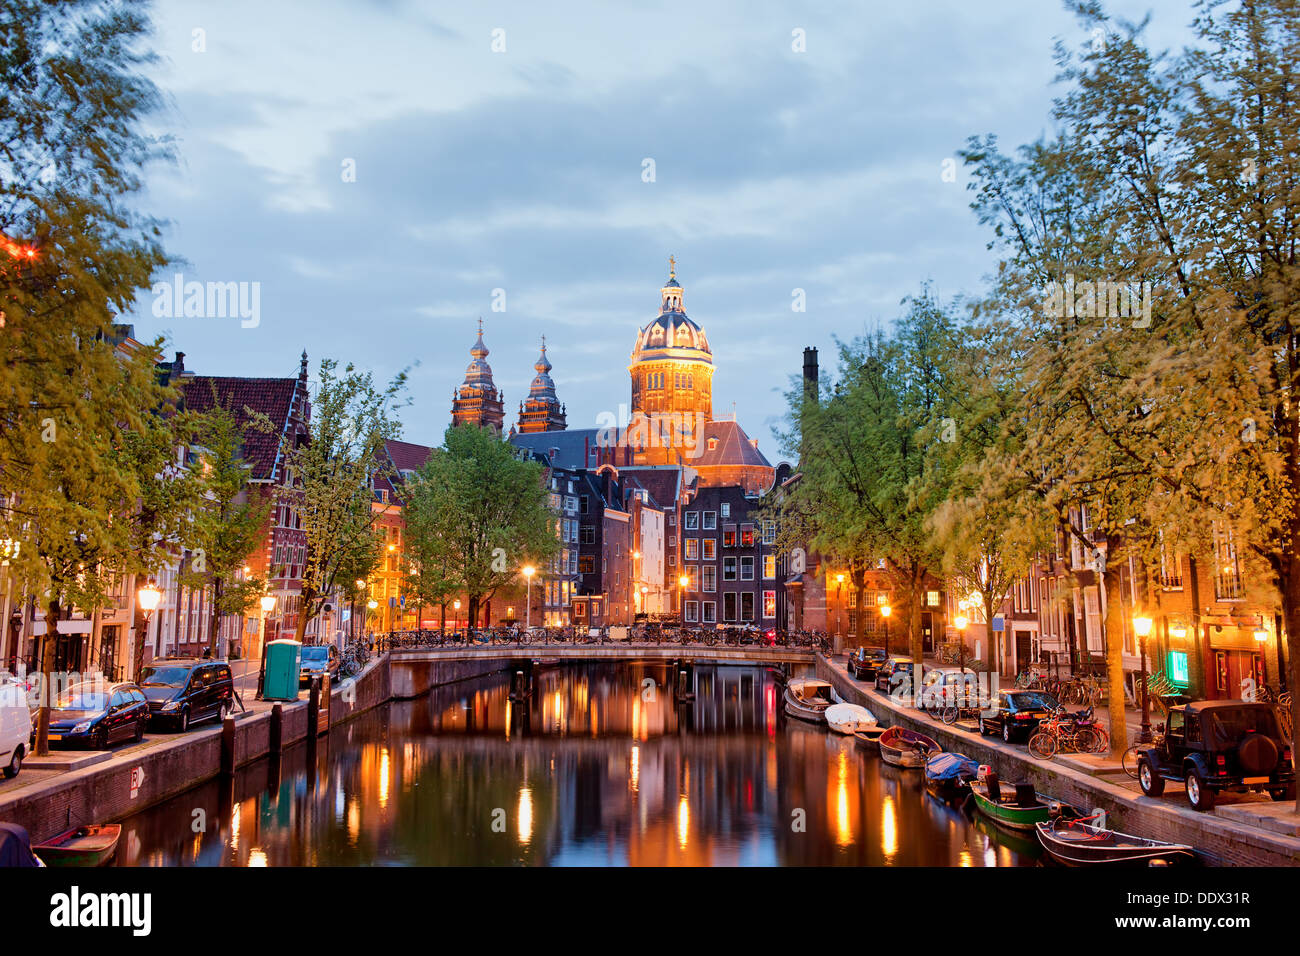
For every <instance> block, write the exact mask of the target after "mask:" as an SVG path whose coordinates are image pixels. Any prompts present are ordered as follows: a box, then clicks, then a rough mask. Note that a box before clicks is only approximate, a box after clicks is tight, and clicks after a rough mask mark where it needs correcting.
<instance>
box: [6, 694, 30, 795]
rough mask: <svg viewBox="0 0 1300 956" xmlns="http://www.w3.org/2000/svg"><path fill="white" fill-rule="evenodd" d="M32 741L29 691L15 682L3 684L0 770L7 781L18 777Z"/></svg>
mask: <svg viewBox="0 0 1300 956" xmlns="http://www.w3.org/2000/svg"><path fill="white" fill-rule="evenodd" d="M31 740H32V712H31V710H30V709H29V708H28V706H27V688H26V686H24V685H23V684H20V683H19V682H18V681H16V680H0V767H2V768H3V769H4V775H5V776H6V777H16V776H18V771H19V770H21V769H22V767H23V758H24V757H26V756H27V752H28V748H29V747H30V746H31Z"/></svg>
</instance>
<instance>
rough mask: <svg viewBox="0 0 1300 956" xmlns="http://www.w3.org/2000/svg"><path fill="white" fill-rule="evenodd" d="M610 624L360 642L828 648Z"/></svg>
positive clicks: (370, 646)
mask: <svg viewBox="0 0 1300 956" xmlns="http://www.w3.org/2000/svg"><path fill="white" fill-rule="evenodd" d="M614 630H615V628H611V627H609V626H605V627H592V628H588V627H573V626H569V627H534V628H529V629H525V628H522V627H518V626H515V627H509V626H499V627H491V628H473V629H469V630H459V631H440V630H437V629H427V630H418V631H390V632H388V633H386V634H369V635H367V640H366V642H365V647H366V651H367V652H368V653H375V654H379V653H384V652H385V651H388V650H398V649H402V648H422V647H429V648H432V647H460V648H466V649H469V648H475V647H500V646H513V647H537V646H548V645H555V646H559V647H564V646H573V645H584V644H592V645H598V644H617V645H621V646H628V645H636V646H640V647H647V646H648V647H661V646H668V645H674V644H675V645H679V646H701V647H717V646H724V647H786V648H804V649H807V650H822V651H827V652H829V651H830V650H831V646H832V644H831V639H830V637H829V636H828V635H827V634H825V633H824V632H821V631H803V630H801V631H790V632H787V631H782V630H776V629H773V628H766V629H764V628H757V627H752V628H751V627H740V626H735V627H732V626H725V625H724V626H721V627H683V626H673V625H665V624H662V623H657V622H650V623H647V624H638V625H634V626H629V627H626V628H618V631H619V633H623V632H625V633H626V637H620V636H615V635H614V634H613V633H611V632H612V631H614Z"/></svg>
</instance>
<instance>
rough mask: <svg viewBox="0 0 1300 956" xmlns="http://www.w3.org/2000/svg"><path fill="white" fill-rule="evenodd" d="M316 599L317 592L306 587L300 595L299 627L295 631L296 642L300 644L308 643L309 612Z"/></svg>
mask: <svg viewBox="0 0 1300 956" xmlns="http://www.w3.org/2000/svg"><path fill="white" fill-rule="evenodd" d="M315 599H316V592H315V591H314V590H313V589H312V588H311V587H307V586H304V587H303V589H302V592H301V594H300V595H299V606H298V626H297V627H296V628H295V629H294V640H296V641H297V642H298V643H299V644H305V643H307V611H308V609H309V608H310V607H311V606H312V603H313V602H314V601H315Z"/></svg>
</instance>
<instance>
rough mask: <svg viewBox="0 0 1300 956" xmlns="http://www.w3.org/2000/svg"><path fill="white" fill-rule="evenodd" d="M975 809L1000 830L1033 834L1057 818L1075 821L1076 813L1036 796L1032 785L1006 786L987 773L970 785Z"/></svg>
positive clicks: (1067, 806)
mask: <svg viewBox="0 0 1300 956" xmlns="http://www.w3.org/2000/svg"><path fill="white" fill-rule="evenodd" d="M970 791H971V796H973V797H974V798H975V807H976V809H978V810H979V812H980V813H982V814H984V815H985V816H986V817H988V818H989V819H990V820H992V821H993V822H994V823H996V824H997V825H998V826H1000V827H1005V828H1007V829H1010V830H1030V831H1032V830H1033V829H1034V827H1036V826H1037V825H1038V824H1040V823H1046V822H1047V821H1049V820H1054V819H1056V818H1057V817H1060V816H1064V817H1067V818H1070V819H1073V818H1077V817H1078V816H1079V812H1078V811H1077V810H1075V809H1074V808H1073V807H1071V806H1070V805H1069V804H1068V803H1066V802H1065V801H1064V800H1058V799H1057V798H1055V797H1049V796H1047V795H1046V794H1042V793H1039V792H1037V791H1036V790H1035V789H1034V785H1033V784H1032V783H1017V784H1015V785H1014V786H1008V785H1006V784H1003V783H1002V782H1001V781H1000V780H998V775H997V774H995V773H990V774H988V775H987V776H985V778H984V779H983V780H980V779H975V780H972V781H971V782H970Z"/></svg>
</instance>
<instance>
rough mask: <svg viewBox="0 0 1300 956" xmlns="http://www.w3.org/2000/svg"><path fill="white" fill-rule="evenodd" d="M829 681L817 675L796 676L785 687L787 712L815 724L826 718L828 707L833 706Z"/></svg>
mask: <svg viewBox="0 0 1300 956" xmlns="http://www.w3.org/2000/svg"><path fill="white" fill-rule="evenodd" d="M831 690H832V689H831V685H830V682H829V681H824V680H819V679H818V678H816V677H796V678H794V679H793V680H791V681H790V683H788V684H786V687H785V712H786V713H787V714H789V715H790V716H791V717H798V718H799V719H800V720H807V721H811V722H812V723H814V724H820V723H823V722H824V721H825V720H826V709H827V708H828V707H830V706H831V703H832V701H831Z"/></svg>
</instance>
